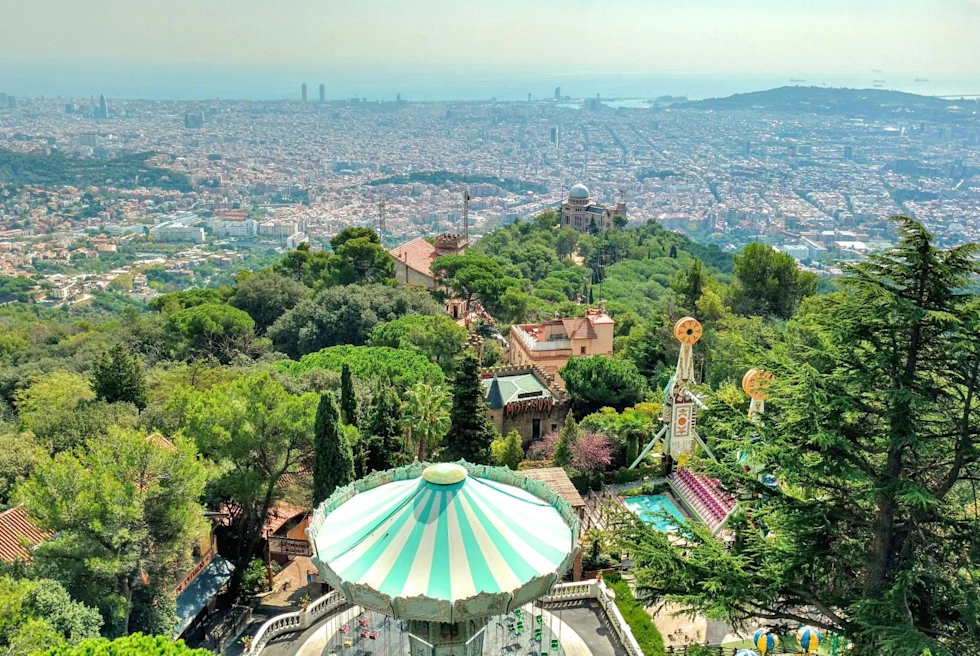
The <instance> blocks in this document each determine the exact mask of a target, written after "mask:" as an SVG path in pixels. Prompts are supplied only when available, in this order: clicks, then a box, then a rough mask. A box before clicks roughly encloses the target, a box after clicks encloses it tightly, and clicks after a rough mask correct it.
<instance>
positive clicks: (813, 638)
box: [796, 626, 820, 654]
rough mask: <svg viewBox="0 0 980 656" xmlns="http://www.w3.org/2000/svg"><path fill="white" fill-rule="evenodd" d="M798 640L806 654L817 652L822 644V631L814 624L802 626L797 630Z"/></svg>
mask: <svg viewBox="0 0 980 656" xmlns="http://www.w3.org/2000/svg"><path fill="white" fill-rule="evenodd" d="M796 641H797V642H799V643H800V649H802V650H803V653H804V654H812V653H815V652H816V651H817V647H819V646H820V632H819V631H817V630H816V629H815V628H813V627H812V626H801V627H800V628H799V629H797V630H796Z"/></svg>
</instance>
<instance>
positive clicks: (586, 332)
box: [561, 317, 596, 339]
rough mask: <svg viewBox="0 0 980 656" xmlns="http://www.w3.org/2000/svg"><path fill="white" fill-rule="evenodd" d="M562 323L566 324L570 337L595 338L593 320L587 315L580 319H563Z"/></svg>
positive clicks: (566, 332)
mask: <svg viewBox="0 0 980 656" xmlns="http://www.w3.org/2000/svg"><path fill="white" fill-rule="evenodd" d="M561 322H562V324H564V326H565V334H566V335H568V339H595V338H596V334H595V329H594V328H593V327H592V322H591V321H590V320H589V318H587V317H581V318H578V319H562V321H561Z"/></svg>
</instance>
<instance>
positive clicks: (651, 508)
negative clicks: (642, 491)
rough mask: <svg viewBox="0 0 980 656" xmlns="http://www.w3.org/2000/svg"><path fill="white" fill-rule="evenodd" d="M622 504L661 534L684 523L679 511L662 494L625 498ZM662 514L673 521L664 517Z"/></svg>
mask: <svg viewBox="0 0 980 656" xmlns="http://www.w3.org/2000/svg"><path fill="white" fill-rule="evenodd" d="M624 503H626V507H627V508H629V509H630V510H632V511H633V512H634V513H636V515H637V517H639V518H640V519H642V520H643V521H645V522H646V523H647V524H650V525H652V526H653V527H654V528H655V529H657V530H658V531H661V532H663V533H670V532H671V531H675V530H677V526H678V524H680V523H681V522H683V521H685V519H684V515H683V514H682V513H681V511H680V509H679V508H678V507H677V506H676V505H674V502H673V501H671V500H670V498H669V497H668V496H666V495H664V494H650V495H646V496H639V497H626V499H624ZM664 513H667V514H668V515H669V516H670V517H671V518H672V519H673V520H674V521H671V519H668V518H667V517H665V516H664Z"/></svg>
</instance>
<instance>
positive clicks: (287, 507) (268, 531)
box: [262, 501, 310, 536]
mask: <svg viewBox="0 0 980 656" xmlns="http://www.w3.org/2000/svg"><path fill="white" fill-rule="evenodd" d="M308 512H310V511H309V510H308V509H306V508H301V507H300V506H294V505H293V504H291V503H287V502H286V501H276V502H275V504H273V506H272V507H271V508H269V514H268V515H267V516H266V519H265V526H263V527H262V535H266V536H268V535H273V534H274V533H275V532H276V531H278V530H279V529H281V528H282V527H283V526H285V525H286V524H287V523H288V522H289V521H290V520H292V519H293V518H295V517H299V516H300V515H305V514H306V513H308Z"/></svg>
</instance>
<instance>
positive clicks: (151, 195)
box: [0, 85, 980, 282]
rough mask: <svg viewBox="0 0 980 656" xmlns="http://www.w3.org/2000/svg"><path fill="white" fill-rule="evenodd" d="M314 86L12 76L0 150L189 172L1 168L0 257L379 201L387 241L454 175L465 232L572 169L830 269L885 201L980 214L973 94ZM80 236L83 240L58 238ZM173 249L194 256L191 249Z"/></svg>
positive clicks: (368, 217)
mask: <svg viewBox="0 0 980 656" xmlns="http://www.w3.org/2000/svg"><path fill="white" fill-rule="evenodd" d="M319 88H320V96H319V97H318V98H311V97H306V100H305V101H304V100H303V94H305V89H306V85H304V86H303V88H302V89H298V90H297V98H296V99H295V100H292V101H282V102H261V103H250V102H231V101H228V102H220V101H215V102H210V103H180V102H161V101H152V102H150V101H126V100H115V99H113V100H112V101H111V103H110V102H109V101H108V100H107V99H106V98H105V96H104V95H100V96H99V98H98V100H95V99H94V97H93V98H90V99H88V100H76V101H69V100H64V99H58V100H56V99H41V98H23V97H21V98H18V97H17V96H14V95H13V94H5V98H4V100H5V102H6V104H7V107H8V108H7V109H5V110H3V111H0V145H2V147H3V148H4V150H5V151H9V152H10V153H16V154H18V155H24V156H27V157H45V156H48V155H50V154H52V153H57V154H63V155H65V156H67V157H71V158H84V159H88V160H92V161H106V160H107V161H113V160H116V161H118V160H119V158H124V157H131V156H134V155H139V154H143V159H142V165H143V166H146V167H155V168H159V169H160V170H163V171H169V172H173V174H175V176H174V177H175V178H176V177H177V176H180V178H181V179H183V180H186V181H187V184H186V187H185V188H182V189H178V188H176V187H175V186H174V185H167V188H165V189H161V188H154V187H153V186H152V185H151V184H150V182H149V181H147V182H143V183H141V182H140V180H139V176H138V175H133V176H132V177H131V178H129V179H123V180H120V179H116V180H113V179H111V178H106V179H105V180H98V179H92V180H90V181H88V184H87V185H86V186H85V187H82V186H73V185H70V184H65V185H61V186H60V187H58V188H55V189H52V188H50V187H49V186H44V187H42V186H32V185H30V184H26V185H23V186H16V187H11V186H10V185H5V186H4V188H3V190H2V196H0V201H2V204H0V222H2V223H0V225H2V227H3V231H2V232H0V239H3V240H4V241H3V242H2V243H0V247H2V248H3V251H4V253H3V255H2V260H0V267H2V269H3V270H4V271H5V272H6V273H7V274H8V275H11V274H18V273H19V274H25V273H30V272H31V271H32V266H33V262H34V261H35V260H41V261H52V262H56V263H61V264H64V265H65V266H67V267H68V269H69V270H70V269H71V268H72V267H71V266H70V263H69V262H68V260H69V259H71V258H79V257H98V254H99V252H100V249H102V252H105V251H106V250H107V249H110V248H111V247H112V246H113V245H114V243H118V240H120V239H133V238H137V237H139V238H143V237H148V238H151V239H152V240H153V241H156V242H170V243H187V244H189V245H193V244H197V245H202V244H205V242H207V244H208V245H209V248H210V250H207V251H204V250H202V249H200V248H199V249H198V252H200V253H206V255H203V257H205V258H210V259H211V260H212V261H216V262H218V263H219V264H220V263H223V262H227V261H237V259H238V258H239V257H241V254H242V252H243V251H247V250H249V249H254V248H264V247H271V248H281V249H282V248H284V249H288V248H292V247H295V245H296V244H297V243H300V242H302V241H309V242H310V243H312V244H314V245H318V244H320V245H322V244H325V243H326V242H328V241H329V239H330V238H331V237H333V236H334V235H336V234H337V233H339V232H340V231H341V230H342V229H343V228H344V227H348V226H373V227H376V228H377V227H379V225H380V223H379V221H381V220H382V216H383V219H384V226H385V227H384V230H383V235H382V237H383V239H384V241H385V243H386V244H388V245H389V246H395V245H397V244H399V243H401V242H404V241H408V240H411V239H413V238H416V237H419V236H434V235H436V234H439V233H441V232H462V230H463V226H462V224H463V213H464V212H463V210H464V208H463V205H464V203H463V198H464V195H466V194H468V197H469V203H468V205H469V206H468V214H469V216H468V223H469V229H470V231H471V232H472V234H473V235H474V236H478V235H480V234H482V233H483V232H485V231H487V230H491V229H493V227H495V226H499V225H502V224H507V223H510V222H513V221H514V220H515V219H518V218H523V219H528V218H530V217H532V216H534V215H535V214H537V213H540V212H541V211H543V210H545V209H548V208H556V207H558V206H559V205H560V204H561V202H562V201H563V200H564V199H565V196H566V195H567V191H568V189H570V188H571V187H572V186H573V185H574V184H577V183H582V184H585V185H586V186H587V187H588V189H589V190H590V191H591V193H592V197H593V200H595V201H596V202H597V203H599V204H608V205H615V204H616V203H623V204H624V205H625V206H626V207H627V208H628V210H627V212H626V217H627V218H628V220H629V221H630V222H631V223H640V222H646V221H650V220H652V221H656V222H658V223H660V224H661V225H663V226H664V227H667V228H668V229H671V230H678V231H680V232H682V233H684V234H687V235H689V236H692V237H693V238H695V239H697V240H699V241H701V242H703V243H711V244H717V245H718V246H719V247H721V248H723V249H725V250H729V251H735V250H737V249H738V248H739V247H741V246H742V245H744V244H745V243H748V242H751V241H763V242H765V243H769V244H772V245H774V246H776V247H778V248H779V249H781V250H784V251H785V252H787V253H789V254H791V255H792V256H793V257H794V258H795V259H797V260H798V261H800V262H802V263H804V264H805V265H806V266H808V267H810V268H812V269H813V270H814V271H816V272H818V273H820V274H822V275H829V276H832V275H835V274H836V272H837V267H836V264H835V263H836V262H837V261H840V260H848V259H853V258H856V257H860V256H861V255H863V254H865V253H867V252H872V251H875V250H879V249H880V248H882V247H883V246H886V245H888V244H889V243H891V242H892V241H893V238H894V234H893V232H892V231H891V230H890V229H889V224H888V218H889V217H891V216H893V215H895V214H904V215H907V216H910V217H913V218H915V219H917V220H919V221H921V222H922V223H923V224H924V225H926V226H927V227H929V228H930V229H931V230H934V231H935V232H936V233H937V235H938V236H939V238H940V239H941V240H942V243H945V244H950V245H953V244H957V243H963V242H965V241H970V240H973V239H976V238H977V236H978V235H977V231H978V229H980V227H978V226H980V223H978V221H980V191H978V185H977V183H976V178H975V176H976V175H977V173H978V170H980V162H978V160H977V157H976V154H977V148H978V144H980V136H978V135H980V128H978V119H977V100H976V97H973V98H970V99H966V98H964V99H958V100H945V101H944V100H938V99H937V100H933V99H926V98H924V97H922V98H917V97H915V96H907V97H901V94H898V96H899V97H898V98H895V97H893V95H892V94H889V93H888V92H878V91H877V90H873V89H872V90H868V91H866V92H865V94H866V96H867V100H866V104H867V105H868V106H863V105H861V106H856V107H854V108H853V109H852V110H851V111H848V109H847V108H841V109H832V110H829V111H820V112H814V111H808V110H807V109H806V105H804V104H803V103H809V99H800V100H796V101H791V102H796V103H797V105H796V106H795V107H794V106H793V105H790V106H788V107H784V106H782V105H781V104H780V101H777V100H776V99H777V98H779V97H781V96H785V95H788V94H789V93H791V92H793V91H794V90H798V91H807V92H810V95H813V96H814V97H815V98H820V97H826V98H827V99H828V104H829V99H830V98H831V97H833V96H834V95H835V93H836V92H835V91H834V90H823V89H807V88H797V89H793V88H789V89H780V90H773V91H769V92H764V93H762V94H757V96H758V98H756V99H753V98H749V97H745V98H744V99H740V100H739V102H736V103H735V104H734V105H732V106H731V107H732V108H730V109H724V110H721V109H713V108H710V105H708V104H706V103H700V104H699V103H697V102H688V101H686V100H685V99H683V98H675V97H661V98H659V99H652V100H637V99H632V100H603V99H601V98H586V99H573V98H571V97H568V96H563V95H561V89H560V88H556V89H555V97H554V98H551V99H548V100H544V101H531V102H527V103H518V102H509V103H504V102H501V103H498V102H494V101H492V100H489V101H484V102H478V101H474V102H468V103H411V102H407V101H403V100H401V99H400V94H399V98H398V99H396V100H395V101H394V102H370V101H368V100H367V99H358V98H353V99H345V100H327V98H326V91H325V87H324V86H323V85H320V87H319ZM406 95H407V94H406ZM736 99H738V97H736ZM756 100H758V103H757V102H756ZM930 101H931V102H930ZM760 103H761V105H760ZM766 105H768V106H766ZM869 106H870V107H871V109H870V110H869ZM874 109H877V111H874ZM11 164H13V163H11ZM79 239H81V240H83V241H84V240H87V246H88V247H87V248H83V249H78V250H75V251H72V252H71V253H69V252H67V251H66V249H65V247H66V246H67V245H69V244H71V243H72V242H73V241H77V240H79ZM198 257H199V258H200V257H202V256H200V255H199V256H198ZM191 259H193V258H191ZM134 263H135V262H132V263H127V265H132V264H134ZM166 265H167V266H168V267H176V268H178V269H181V270H187V269H188V266H187V257H186V256H185V257H176V258H171V259H168V260H167V262H166ZM101 282H108V280H105V279H103V280H102V281H101Z"/></svg>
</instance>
